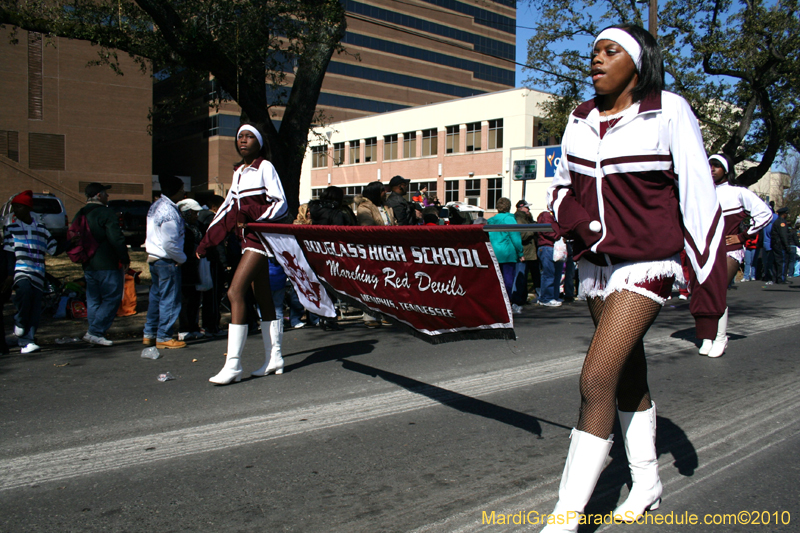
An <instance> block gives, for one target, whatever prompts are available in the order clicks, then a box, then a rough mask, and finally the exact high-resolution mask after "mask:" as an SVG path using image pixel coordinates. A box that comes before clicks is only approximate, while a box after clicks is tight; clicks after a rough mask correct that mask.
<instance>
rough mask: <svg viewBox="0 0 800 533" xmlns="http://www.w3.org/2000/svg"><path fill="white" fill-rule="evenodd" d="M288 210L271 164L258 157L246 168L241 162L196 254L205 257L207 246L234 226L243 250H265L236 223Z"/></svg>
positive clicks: (265, 218) (260, 219) (280, 214)
mask: <svg viewBox="0 0 800 533" xmlns="http://www.w3.org/2000/svg"><path fill="white" fill-rule="evenodd" d="M287 212H288V206H287V205H286V195H285V194H284V193H283V185H282V184H281V180H280V177H278V172H277V171H276V170H275V167H273V166H272V163H270V162H269V161H267V160H266V159H262V158H258V159H256V160H255V161H253V164H252V165H250V166H249V167H247V166H245V165H241V166H240V167H238V168H237V169H236V171H235V172H234V173H233V180H232V181H231V189H230V191H228V196H227V197H226V198H225V202H223V204H222V205H221V206H220V208H219V211H217V214H216V215H215V216H214V220H212V221H211V224H210V225H209V226H208V230H207V231H206V234H205V236H204V237H203V240H202V241H200V244H199V245H198V247H197V253H198V254H199V255H201V256H204V255H205V254H206V249H208V248H209V247H213V246H216V245H218V244H219V243H221V242H222V241H223V240H224V239H225V237H226V236H227V235H228V234H229V233H230V232H231V231H232V230H233V229H236V232H237V235H238V236H239V239H240V240H241V242H242V250H244V249H245V248H253V249H256V250H264V245H263V244H261V241H260V240H259V239H258V237H257V236H256V235H255V234H253V233H249V232H243V231H242V229H241V228H239V227H238V225H237V222H265V221H268V220H276V219H279V218H282V217H284V216H286V213H287Z"/></svg>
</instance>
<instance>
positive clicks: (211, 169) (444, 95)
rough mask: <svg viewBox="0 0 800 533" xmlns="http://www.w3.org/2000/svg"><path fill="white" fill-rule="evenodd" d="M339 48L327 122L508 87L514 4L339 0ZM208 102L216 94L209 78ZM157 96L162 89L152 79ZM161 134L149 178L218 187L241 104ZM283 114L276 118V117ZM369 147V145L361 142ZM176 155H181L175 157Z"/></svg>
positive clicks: (232, 155)
mask: <svg viewBox="0 0 800 533" xmlns="http://www.w3.org/2000/svg"><path fill="white" fill-rule="evenodd" d="M344 4H345V7H346V9H347V33H346V35H345V37H344V39H343V40H342V44H343V45H344V47H345V49H346V52H345V53H341V54H335V55H334V57H333V58H332V60H331V62H330V65H329V67H328V71H327V74H326V75H325V80H324V83H323V86H322V91H321V93H320V96H319V100H318V103H317V110H318V111H321V112H322V114H323V115H324V117H325V122H326V123H331V122H340V121H345V120H351V119H356V118H361V117H366V116H369V115H374V114H376V113H385V112H388V111H399V110H402V109H407V108H410V107H414V106H420V105H426V104H432V103H436V102H441V101H445V100H452V99H456V98H464V97H469V96H475V95H479V94H485V93H491V92H496V91H500V90H504V89H509V88H513V87H514V85H515V63H514V59H515V48H516V2H515V1H514V0H363V1H355V0H344ZM209 87H210V88H209V91H208V93H209V98H210V97H211V96H213V95H214V91H215V90H216V89H215V87H214V83H213V80H212V81H211V82H210V83H209ZM155 90H156V92H157V93H158V91H159V85H158V84H157V85H156V89H155ZM199 111H200V112H201V115H200V116H198V117H195V118H194V119H192V120H191V121H187V122H184V123H183V124H181V125H180V126H176V127H175V128H169V129H170V130H173V131H169V132H166V131H165V132H164V133H163V134H162V133H161V132H159V131H158V129H157V130H156V131H155V139H156V142H155V143H154V152H153V157H154V160H155V162H154V174H160V173H170V174H176V175H179V176H191V179H192V184H193V188H195V190H197V189H206V188H208V189H215V188H216V189H217V190H218V191H220V192H222V190H223V189H224V184H225V183H228V182H229V181H230V179H231V178H230V177H231V168H232V165H233V163H234V162H235V161H237V160H238V159H237V154H236V152H235V150H234V144H233V137H234V135H235V134H236V131H237V128H238V125H239V108H238V106H236V105H235V104H231V103H224V104H223V105H221V106H220V107H219V109H216V108H212V109H206V108H202V109H200V110H199ZM280 116H281V115H280V110H278V111H277V117H276V122H279V121H280ZM364 149H365V150H369V149H370V147H369V145H367V146H365V148H364ZM180 154H186V156H185V157H184V156H181V155H180Z"/></svg>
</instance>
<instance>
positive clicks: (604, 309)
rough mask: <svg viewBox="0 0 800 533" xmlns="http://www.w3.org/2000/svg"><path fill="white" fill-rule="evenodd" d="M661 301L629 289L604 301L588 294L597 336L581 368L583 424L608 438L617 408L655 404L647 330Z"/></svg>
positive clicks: (583, 427)
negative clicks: (647, 358)
mask: <svg viewBox="0 0 800 533" xmlns="http://www.w3.org/2000/svg"><path fill="white" fill-rule="evenodd" d="M660 310H661V305H660V304H658V303H656V302H654V301H653V300H651V299H650V298H647V297H646V296H642V295H641V294H637V293H635V292H630V291H618V292H614V293H612V294H610V295H609V296H608V297H607V298H606V299H605V301H603V300H601V299H600V298H589V311H590V312H591V314H592V320H593V321H594V324H595V328H596V329H595V332H594V337H593V338H592V342H591V344H590V345H589V353H587V354H586V360H585V361H584V363H583V370H582V371H581V379H580V390H581V411H580V417H579V419H578V429H579V430H580V431H585V432H587V433H591V434H592V435H594V436H596V437H600V438H601V439H607V438H608V436H609V435H610V434H611V431H612V430H613V428H614V419H615V417H616V414H617V413H616V408H617V405H619V409H620V410H621V411H644V410H647V409H649V408H650V392H649V389H648V387H647V363H646V361H645V357H644V342H643V339H644V335H645V333H647V330H648V329H650V326H651V325H652V324H653V321H655V319H656V317H657V316H658V312H659V311H660Z"/></svg>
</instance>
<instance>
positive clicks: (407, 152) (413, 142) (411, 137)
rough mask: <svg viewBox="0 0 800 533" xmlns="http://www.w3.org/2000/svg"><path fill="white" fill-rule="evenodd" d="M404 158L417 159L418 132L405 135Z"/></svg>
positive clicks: (409, 132)
mask: <svg viewBox="0 0 800 533" xmlns="http://www.w3.org/2000/svg"><path fill="white" fill-rule="evenodd" d="M403 157H417V132H416V131H408V132H406V133H404V134H403Z"/></svg>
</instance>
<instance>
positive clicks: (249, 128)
mask: <svg viewBox="0 0 800 533" xmlns="http://www.w3.org/2000/svg"><path fill="white" fill-rule="evenodd" d="M243 131H249V132H251V133H252V134H253V135H255V136H256V139H258V146H259V147H261V146H264V139H262V138H261V134H260V133H258V130H257V129H255V128H254V127H253V126H251V125H250V124H243V125H242V127H241V128H239V131H237V132H236V138H237V139H238V138H239V134H240V133H242V132H243Z"/></svg>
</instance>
